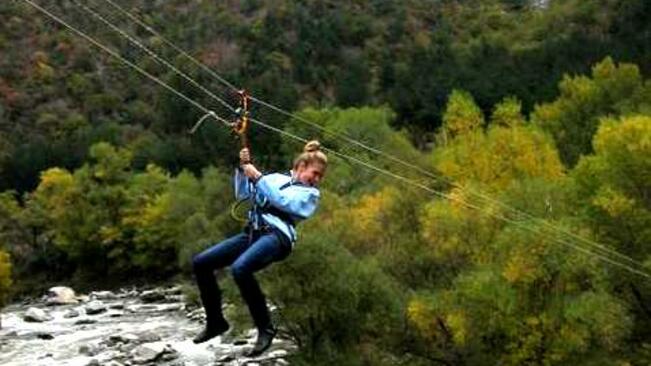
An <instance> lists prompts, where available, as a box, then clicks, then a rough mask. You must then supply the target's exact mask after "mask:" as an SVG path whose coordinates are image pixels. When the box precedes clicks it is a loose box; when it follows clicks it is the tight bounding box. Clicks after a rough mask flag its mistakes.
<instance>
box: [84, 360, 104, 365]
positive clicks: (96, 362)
mask: <svg viewBox="0 0 651 366" xmlns="http://www.w3.org/2000/svg"><path fill="white" fill-rule="evenodd" d="M86 366H101V364H100V363H99V361H97V360H96V359H94V358H93V359H91V360H90V361H88V363H87V364H86Z"/></svg>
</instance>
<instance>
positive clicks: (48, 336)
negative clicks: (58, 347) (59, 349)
mask: <svg viewBox="0 0 651 366" xmlns="http://www.w3.org/2000/svg"><path fill="white" fill-rule="evenodd" d="M36 338H38V339H43V340H46V341H49V340H51V339H54V336H53V335H52V334H50V333H47V332H37V333H36Z"/></svg>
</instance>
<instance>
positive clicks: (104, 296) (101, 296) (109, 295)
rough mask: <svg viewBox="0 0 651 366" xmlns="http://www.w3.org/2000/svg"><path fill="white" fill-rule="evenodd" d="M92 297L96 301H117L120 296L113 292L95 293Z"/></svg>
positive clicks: (91, 294) (92, 293)
mask: <svg viewBox="0 0 651 366" xmlns="http://www.w3.org/2000/svg"><path fill="white" fill-rule="evenodd" d="M90 297H91V298H93V299H95V300H115V299H117V298H118V295H116V294H115V293H113V292H112V291H93V292H91V293H90Z"/></svg>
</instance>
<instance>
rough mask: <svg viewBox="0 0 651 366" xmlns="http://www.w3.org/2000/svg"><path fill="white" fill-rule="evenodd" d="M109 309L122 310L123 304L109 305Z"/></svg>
mask: <svg viewBox="0 0 651 366" xmlns="http://www.w3.org/2000/svg"><path fill="white" fill-rule="evenodd" d="M109 309H113V310H124V303H118V304H111V305H109Z"/></svg>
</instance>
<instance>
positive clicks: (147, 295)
mask: <svg viewBox="0 0 651 366" xmlns="http://www.w3.org/2000/svg"><path fill="white" fill-rule="evenodd" d="M140 300H141V301H142V302H147V303H151V302H162V301H165V293H164V292H163V291H162V290H160V289H155V290H147V291H143V292H142V293H141V294H140Z"/></svg>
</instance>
